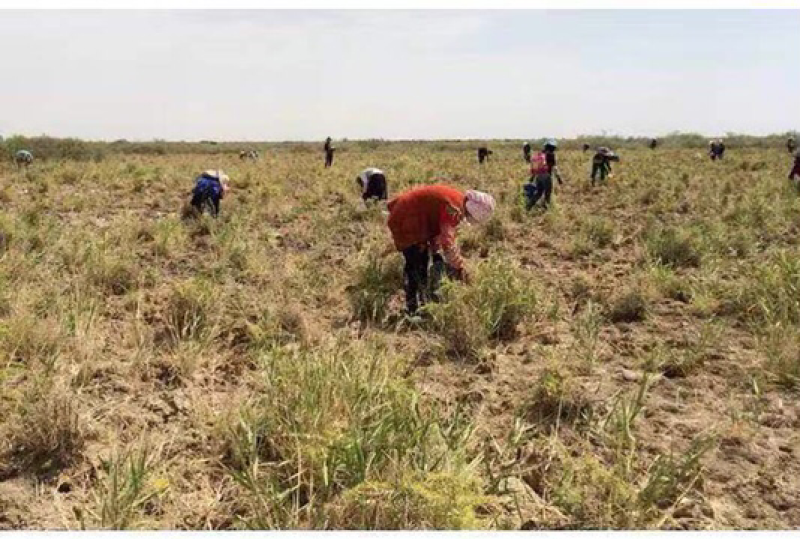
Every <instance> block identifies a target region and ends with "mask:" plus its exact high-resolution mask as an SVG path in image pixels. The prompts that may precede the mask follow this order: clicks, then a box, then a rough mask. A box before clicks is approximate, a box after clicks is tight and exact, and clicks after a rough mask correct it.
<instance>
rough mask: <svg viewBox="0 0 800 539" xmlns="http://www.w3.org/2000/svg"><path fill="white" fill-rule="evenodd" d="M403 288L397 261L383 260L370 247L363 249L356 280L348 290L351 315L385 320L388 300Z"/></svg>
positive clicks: (359, 318) (376, 320)
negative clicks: (368, 249) (364, 250)
mask: <svg viewBox="0 0 800 539" xmlns="http://www.w3.org/2000/svg"><path fill="white" fill-rule="evenodd" d="M402 287H403V272H402V267H401V266H400V265H399V264H398V263H397V262H396V260H391V261H389V260H385V259H383V258H382V257H380V256H378V255H377V253H376V252H375V251H373V250H370V251H367V252H365V254H364V257H363V259H362V263H361V265H360V267H359V269H358V270H357V275H356V282H355V283H354V284H353V285H351V286H349V287H348V289H347V292H348V297H349V299H350V305H351V307H352V310H353V315H354V316H355V317H356V319H358V320H361V321H365V322H367V321H368V322H382V321H384V320H385V319H386V316H387V314H388V312H389V301H390V300H391V298H392V297H393V296H394V295H395V294H396V293H397V292H398V290H401V289H402Z"/></svg>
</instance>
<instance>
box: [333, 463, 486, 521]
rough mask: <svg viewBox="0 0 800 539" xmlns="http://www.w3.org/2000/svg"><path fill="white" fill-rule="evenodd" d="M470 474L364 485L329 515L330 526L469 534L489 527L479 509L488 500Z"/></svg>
mask: <svg viewBox="0 0 800 539" xmlns="http://www.w3.org/2000/svg"><path fill="white" fill-rule="evenodd" d="M480 490H481V489H480V483H479V482H478V481H477V479H476V478H475V477H474V476H473V475H470V474H464V473H462V474H453V473H447V472H440V473H434V474H425V475H423V476H420V477H403V478H401V479H400V480H399V481H398V482H395V483H386V482H375V483H364V484H362V485H359V486H358V487H356V488H354V489H352V490H350V491H348V492H347V493H346V494H345V495H344V496H343V497H342V500H341V501H339V502H337V503H336V504H335V505H334V506H333V507H332V508H331V510H330V513H329V516H330V525H331V527H332V528H334V529H345V530H464V529H467V530H469V529H478V528H482V527H484V526H485V525H486V524H488V522H487V523H485V522H482V521H481V519H480V518H479V517H478V516H477V514H476V508H477V507H478V506H480V505H482V504H484V503H485V502H486V500H487V499H488V497H486V496H481V495H479V494H476V493H477V492H480Z"/></svg>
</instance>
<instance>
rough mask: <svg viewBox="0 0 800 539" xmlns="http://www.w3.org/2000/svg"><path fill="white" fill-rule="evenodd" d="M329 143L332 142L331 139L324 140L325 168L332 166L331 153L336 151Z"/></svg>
mask: <svg viewBox="0 0 800 539" xmlns="http://www.w3.org/2000/svg"><path fill="white" fill-rule="evenodd" d="M331 142H333V141H332V140H331V137H328V138H326V139H325V147H324V149H325V168H328V167H331V166H333V152H335V151H336V147H335V146H333V145H332V144H331Z"/></svg>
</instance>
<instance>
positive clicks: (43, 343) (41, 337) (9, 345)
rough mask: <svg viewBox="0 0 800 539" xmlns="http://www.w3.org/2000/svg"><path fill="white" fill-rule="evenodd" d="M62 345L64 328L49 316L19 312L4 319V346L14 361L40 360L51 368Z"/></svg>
mask: <svg viewBox="0 0 800 539" xmlns="http://www.w3.org/2000/svg"><path fill="white" fill-rule="evenodd" d="M62 346H63V343H62V339H61V331H60V329H59V328H58V326H57V325H56V324H55V323H53V322H52V321H51V320H49V319H43V318H38V317H33V316H29V315H18V316H14V317H12V318H10V319H9V320H7V321H4V322H0V350H2V351H3V352H4V356H5V357H6V358H8V359H9V360H10V361H17V362H21V363H25V364H26V365H33V364H35V363H36V362H39V363H40V364H41V365H44V366H45V367H46V368H48V369H50V368H52V366H53V365H54V364H55V362H56V360H57V358H58V356H59V354H60V352H61V349H62Z"/></svg>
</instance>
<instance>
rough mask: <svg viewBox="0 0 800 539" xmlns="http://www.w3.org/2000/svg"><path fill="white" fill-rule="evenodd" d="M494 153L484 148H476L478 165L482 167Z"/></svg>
mask: <svg viewBox="0 0 800 539" xmlns="http://www.w3.org/2000/svg"><path fill="white" fill-rule="evenodd" d="M493 153H494V152H493V151H492V150H490V149H488V148H486V147H484V146H481V147H480V148H478V164H479V165H482V164H483V162H484V161H486V160H488V159H489V156H490V155H492V154H493Z"/></svg>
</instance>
